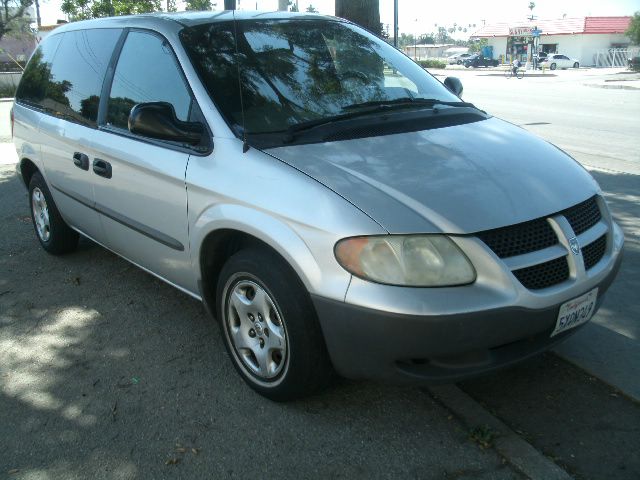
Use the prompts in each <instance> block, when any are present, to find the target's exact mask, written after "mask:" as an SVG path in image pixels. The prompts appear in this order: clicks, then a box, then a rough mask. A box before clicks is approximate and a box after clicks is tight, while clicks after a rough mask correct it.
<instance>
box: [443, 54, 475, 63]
mask: <svg viewBox="0 0 640 480" xmlns="http://www.w3.org/2000/svg"><path fill="white" fill-rule="evenodd" d="M470 56H471V54H470V53H454V54H453V55H451V56H450V57H449V59H448V60H449V65H462V62H464V61H465V60H466V59H467V58H469V57H470Z"/></svg>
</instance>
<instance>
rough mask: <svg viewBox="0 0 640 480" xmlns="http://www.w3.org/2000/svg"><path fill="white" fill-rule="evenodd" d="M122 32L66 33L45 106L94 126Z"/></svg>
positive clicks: (58, 114)
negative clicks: (114, 50)
mask: <svg viewBox="0 0 640 480" xmlns="http://www.w3.org/2000/svg"><path fill="white" fill-rule="evenodd" d="M120 32H121V31H120V30H118V29H100V30H78V31H75V32H67V33H65V34H63V35H62V41H61V42H60V45H59V46H58V50H57V52H56V54H55V58H54V61H53V63H52V64H51V66H50V69H49V72H48V73H49V75H48V80H47V86H46V93H45V96H44V99H43V100H42V102H41V105H42V107H44V108H45V109H46V110H47V111H49V112H51V113H54V114H55V115H56V116H60V117H62V118H65V119H68V120H71V121H74V122H78V123H81V124H83V125H88V126H95V125H96V120H97V118H98V103H99V101H100V91H101V90H102V82H103V80H104V74H105V72H106V71H107V66H108V64H109V60H110V59H111V54H112V53H113V48H114V47H115V44H116V42H117V41H118V37H119V35H120Z"/></svg>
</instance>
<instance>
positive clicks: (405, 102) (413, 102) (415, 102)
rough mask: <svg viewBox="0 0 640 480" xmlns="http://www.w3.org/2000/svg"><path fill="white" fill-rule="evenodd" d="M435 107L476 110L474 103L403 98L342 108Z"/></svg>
mask: <svg viewBox="0 0 640 480" xmlns="http://www.w3.org/2000/svg"><path fill="white" fill-rule="evenodd" d="M435 105H446V106H448V107H471V108H476V107H475V105H474V104H473V103H468V102H461V101H456V102H449V101H446V100H438V99H437V98H420V97H418V98H414V97H401V98H394V99H392V100H372V101H369V102H362V103H354V104H353V105H347V106H346V107H342V109H343V110H353V109H356V108H366V107H383V108H397V107H405V106H407V107H411V106H418V107H422V106H427V107H433V106H435Z"/></svg>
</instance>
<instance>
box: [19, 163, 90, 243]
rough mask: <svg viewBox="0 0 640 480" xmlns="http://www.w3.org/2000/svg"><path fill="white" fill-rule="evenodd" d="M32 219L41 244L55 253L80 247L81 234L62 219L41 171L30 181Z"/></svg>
mask: <svg viewBox="0 0 640 480" xmlns="http://www.w3.org/2000/svg"><path fill="white" fill-rule="evenodd" d="M29 204H30V207H31V209H30V210H31V220H32V221H33V226H34V228H35V231H36V236H37V237H38V240H39V241H40V245H42V248H44V249H45V250H46V251H47V252H49V253H52V254H54V255H60V254H63V253H69V252H72V251H74V250H75V249H76V248H77V247H78V238H79V235H78V233H77V232H76V231H75V230H72V229H71V228H70V227H69V226H68V225H67V224H66V223H65V221H64V220H63V219H62V216H61V215H60V212H59V211H58V207H56V204H55V202H54V201H53V197H52V196H51V192H50V191H49V187H47V184H46V182H45V181H44V178H42V175H41V174H40V173H39V172H36V173H34V174H33V176H32V177H31V181H30V182H29Z"/></svg>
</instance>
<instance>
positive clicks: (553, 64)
mask: <svg viewBox="0 0 640 480" xmlns="http://www.w3.org/2000/svg"><path fill="white" fill-rule="evenodd" d="M556 68H558V67H557V65H556V64H555V63H552V64H551V66H550V67H549V70H555V69H556Z"/></svg>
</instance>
